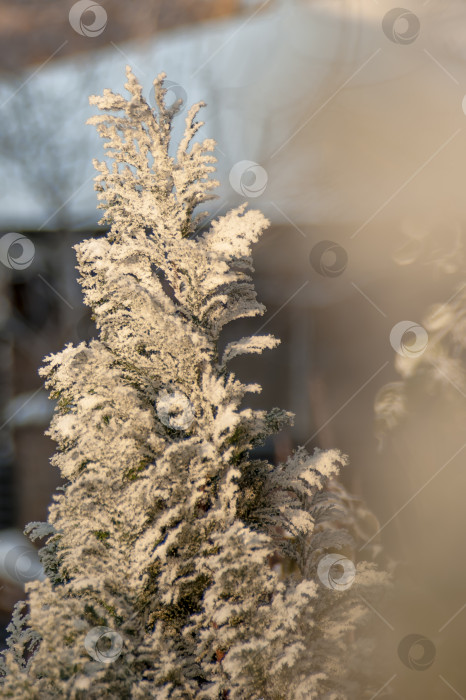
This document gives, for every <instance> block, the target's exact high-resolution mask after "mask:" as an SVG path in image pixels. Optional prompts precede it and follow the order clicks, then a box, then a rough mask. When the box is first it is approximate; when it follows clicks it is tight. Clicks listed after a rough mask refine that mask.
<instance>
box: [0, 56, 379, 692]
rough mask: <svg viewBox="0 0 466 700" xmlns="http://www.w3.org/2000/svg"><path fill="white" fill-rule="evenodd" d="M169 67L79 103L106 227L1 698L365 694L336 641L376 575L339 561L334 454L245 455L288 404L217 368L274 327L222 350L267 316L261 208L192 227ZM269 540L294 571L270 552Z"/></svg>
mask: <svg viewBox="0 0 466 700" xmlns="http://www.w3.org/2000/svg"><path fill="white" fill-rule="evenodd" d="M163 77H164V76H163V75H162V76H159V78H158V79H157V80H156V81H155V83H154V85H155V95H156V103H157V109H156V110H152V109H151V108H150V106H149V105H148V103H147V102H146V101H145V99H144V98H143V96H142V94H141V92H142V91H141V86H140V85H139V84H138V82H137V81H136V79H135V77H134V76H133V74H132V73H131V71H130V70H129V69H128V73H127V79H128V82H127V84H126V88H127V90H128V91H129V93H130V98H129V99H128V100H127V99H125V98H124V97H122V96H120V95H118V94H114V93H113V92H111V91H110V90H106V91H105V92H104V95H103V97H92V98H91V103H92V104H94V105H97V106H98V107H99V108H100V109H101V110H104V111H106V112H110V114H103V115H99V116H95V117H93V118H92V119H91V120H90V122H91V123H92V124H95V125H96V127H97V129H98V131H99V133H100V135H101V136H102V137H104V138H105V139H106V140H107V142H106V147H107V149H108V155H109V157H110V158H111V159H113V166H112V168H111V169H109V168H108V166H107V164H106V162H102V163H97V162H96V164H95V165H96V168H97V170H98V171H99V173H100V175H99V176H98V177H97V178H96V179H97V182H98V184H97V185H96V189H97V190H98V192H99V195H98V196H99V199H100V202H101V207H103V208H104V209H105V215H104V217H103V220H102V221H103V222H105V223H108V224H109V225H110V229H109V232H108V234H107V235H106V236H105V237H101V238H92V239H89V240H86V241H83V242H82V243H80V244H79V245H77V246H76V250H77V256H78V262H79V271H80V274H81V278H80V281H81V284H82V287H83V290H84V298H85V303H86V304H87V305H88V306H90V307H91V308H92V310H93V314H94V318H95V321H96V325H97V328H98V330H99V337H98V338H97V339H93V340H91V341H90V342H89V343H80V344H79V345H78V346H77V347H73V346H72V345H68V346H66V348H65V349H64V350H63V351H62V352H60V353H58V354H56V355H54V356H50V357H48V358H46V366H45V367H44V368H43V369H42V370H41V374H42V375H43V376H44V377H45V378H46V381H47V385H48V387H49V388H50V390H51V396H52V397H53V398H55V399H56V400H57V407H56V411H55V414H54V417H53V420H52V424H51V428H50V431H49V434H50V436H51V437H52V438H53V439H54V440H56V442H57V444H58V452H57V453H56V455H55V456H54V458H53V464H54V465H55V466H57V467H58V468H59V469H60V471H61V474H62V476H63V478H64V479H65V480H66V485H65V486H64V487H63V488H62V489H61V490H60V492H59V493H58V494H56V495H55V497H54V502H53V505H52V506H51V508H50V516H49V521H48V523H47V524H38V523H33V524H31V525H30V526H29V531H30V534H31V536H32V537H33V538H34V537H44V536H46V537H47V538H48V539H47V541H46V544H45V546H44V547H43V548H42V550H41V559H42V562H43V565H44V568H45V572H46V578H45V580H43V581H35V582H33V583H30V584H28V600H27V601H26V602H25V603H22V604H19V605H18V607H17V608H16V610H15V613H14V619H13V622H12V624H11V626H10V632H11V636H10V645H9V649H8V650H7V652H6V653H5V657H4V662H3V686H2V697H13V698H20V697H21V698H39V699H42V698H44V699H47V700H48V699H49V698H91V699H92V698H95V699H97V698H103V697H111V698H134V699H135V700H136V699H142V698H158V699H160V700H162V699H163V698H201V699H202V698H205V699H207V698H230V699H231V700H233V699H235V698H241V699H243V698H244V699H254V698H255V699H256V700H258V699H259V698H264V699H267V700H271V699H274V700H278V699H283V698H290V699H293V700H297V699H298V698H302V699H303V700H304V698H306V700H309V699H310V698H329V699H330V698H353V697H354V698H355V699H356V698H358V700H359V699H360V698H363V697H366V696H367V697H370V695H371V694H372V693H373V692H374V689H373V688H372V687H371V685H370V683H368V682H367V681H360V678H359V675H358V673H357V672H356V670H355V667H354V665H352V664H350V661H349V659H350V656H349V643H350V642H351V643H354V641H355V630H356V628H357V625H358V623H359V622H360V621H361V620H362V619H363V618H364V615H365V614H366V613H367V608H366V607H365V605H364V603H361V599H360V597H358V594H359V593H360V592H361V591H364V595H365V596H367V597H368V598H370V596H371V591H372V590H373V589H374V588H377V586H378V584H379V583H380V581H381V580H382V578H383V577H382V574H379V573H377V572H376V571H375V570H374V567H373V566H372V565H370V564H364V563H358V565H357V568H356V571H354V570H350V571H349V574H348V570H346V572H345V574H344V575H343V577H342V578H341V579H338V576H337V575H336V574H335V572H333V573H332V570H331V569H332V565H333V564H334V563H335V561H337V560H340V561H343V560H344V561H345V562H347V561H348V559H344V556H343V555H344V554H345V553H347V552H349V548H350V547H351V537H350V535H349V533H346V534H345V531H344V529H338V528H332V527H330V519H331V517H335V509H336V508H338V507H339V508H340V516H341V518H342V521H343V519H344V518H347V519H348V517H349V514H348V512H347V511H345V505H344V500H343V498H342V497H341V492H340V491H339V490H338V489H334V490H333V491H331V490H327V487H326V484H327V482H328V481H329V480H330V479H331V478H332V477H333V476H334V475H336V474H337V473H338V469H339V466H340V465H341V464H343V463H344V462H345V458H344V457H343V456H342V455H341V454H340V453H339V452H338V451H336V450H331V451H327V452H322V451H319V450H316V451H315V453H314V454H313V455H312V456H311V455H308V454H307V453H306V452H305V450H304V449H298V450H297V451H296V452H295V454H293V455H292V456H291V457H290V458H289V459H288V461H287V462H286V463H285V464H281V465H279V466H278V467H273V466H272V465H271V464H269V463H267V462H266V461H263V460H259V459H254V458H253V457H252V456H251V455H250V451H251V449H252V448H253V447H254V446H255V445H257V444H260V443H261V442H263V441H264V440H265V438H266V437H267V436H268V435H270V434H271V433H272V432H274V431H276V430H278V429H279V428H280V427H281V426H282V425H284V424H285V423H287V422H289V420H290V418H291V416H290V415H289V414H287V413H286V412H284V411H280V410H278V409H274V410H271V411H270V412H268V413H267V412H263V411H258V410H251V409H248V408H244V407H242V406H241V404H242V401H243V398H244V396H245V394H246V393H247V392H257V391H259V390H260V387H258V386H257V385H252V386H251V385H245V384H243V383H242V382H241V381H239V380H238V379H237V378H236V377H235V375H234V374H233V373H232V372H231V371H230V370H229V365H228V363H229V362H230V360H231V359H232V358H234V357H235V356H237V355H239V354H241V353H260V352H261V351H262V350H263V349H264V348H272V347H274V346H275V345H276V344H277V341H276V340H275V339H274V338H273V337H272V336H270V335H266V336H252V337H247V338H242V339H241V340H238V341H237V342H233V343H230V344H229V345H228V346H227V347H226V349H225V350H224V352H223V353H222V355H221V356H220V355H219V336H220V333H221V330H222V328H223V327H224V326H225V324H227V323H229V322H230V321H233V320H235V319H239V318H244V317H248V316H249V317H251V316H256V315H257V314H261V313H263V311H264V307H263V306H262V305H261V304H259V303H258V302H257V301H256V296H255V292H254V288H253V284H252V281H251V277H250V272H251V270H252V264H251V263H252V261H251V257H250V255H251V246H252V244H253V243H254V242H255V241H256V240H257V239H258V237H259V235H260V233H261V231H262V230H263V228H264V227H265V226H266V224H267V222H266V220H265V219H264V217H263V216H262V215H261V214H260V213H259V212H255V211H246V209H245V206H241V207H239V208H238V209H235V210H233V211H230V212H229V213H228V214H226V215H225V216H221V217H220V218H219V219H218V220H216V221H214V222H213V223H212V224H211V226H210V227H209V228H207V229H205V228H204V229H202V228H200V226H199V223H200V218H199V217H200V215H199V214H195V210H196V208H197V207H198V205H200V204H202V203H203V202H205V201H206V200H208V199H210V198H211V197H212V196H213V195H212V194H211V190H212V189H213V188H214V187H215V186H216V184H217V183H216V182H215V181H214V180H212V179H211V172H212V171H213V170H214V167H213V165H212V163H213V162H214V160H215V159H214V157H213V156H212V155H211V151H212V150H213V148H214V143H213V142H212V141H211V140H204V141H203V142H199V141H198V140H196V138H195V136H196V134H197V131H198V129H199V128H200V126H201V124H202V123H201V122H198V121H196V115H197V113H198V110H199V108H200V106H201V105H196V106H194V107H192V108H191V109H190V111H189V113H188V117H187V118H186V129H185V132H184V136H183V138H182V139H181V142H180V143H179V145H178V148H177V150H176V155H175V152H174V151H173V153H172V149H171V147H170V135H171V129H172V121H173V119H174V117H175V115H176V113H177V111H179V105H177V104H176V105H174V106H172V107H170V108H168V107H167V106H166V104H165V101H164V96H165V92H166V90H165V89H164V88H163ZM112 113H113V114H112ZM201 216H202V215H201ZM277 553H278V554H279V556H281V558H282V561H285V560H286V561H288V562H292V563H293V566H291V567H288V568H290V569H291V571H292V573H291V574H290V575H285V574H284V570H285V568H284V567H282V569H280V570H278V569H277V567H275V568H274V567H273V566H271V561H272V557H273V556H275V560H276V558H277ZM336 553H340V554H341V556H340V559H339V556H338V555H337V554H336ZM329 556H330V559H328V557H329ZM325 557H327V559H325ZM323 558H324V559H323ZM319 567H320V569H319ZM350 568H351V567H350ZM318 570H319V575H317V572H318ZM319 576H320V578H319ZM345 576H346V578H345ZM348 576H350V579H351V580H349V579H348ZM354 576H355V580H354V583H353V579H354ZM332 582H333V584H332ZM351 583H353V585H351ZM369 614H372V613H369ZM356 638H357V634H356ZM362 643H363V650H364V656H361V657H360V658H359V661H360V664H361V666H364V663H363V662H365V661H366V660H367V649H368V640H367V639H364V640H363V642H362ZM361 683H362V685H361ZM365 683H366V684H365Z"/></svg>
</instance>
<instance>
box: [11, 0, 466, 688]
mask: <svg viewBox="0 0 466 700" xmlns="http://www.w3.org/2000/svg"><path fill="white" fill-rule="evenodd" d="M89 4H91V3H89ZM94 4H95V3H94ZM75 5H76V3H72V2H66V3H63V2H62V0H60V2H58V1H53V0H41V2H38V1H37V0H31V1H30V2H29V1H23V2H21V3H19V2H17V3H14V4H12V3H10V2H5V1H3V0H1V1H0V39H1V41H0V47H1V48H0V69H1V70H2V75H1V76H0V78H1V79H0V111H1V114H2V118H1V124H2V128H1V130H0V150H1V153H2V159H1V164H0V229H1V231H0V239H1V236H2V235H3V234H4V233H6V232H10V231H18V232H20V233H21V234H23V235H24V236H26V237H27V238H28V239H30V240H31V241H32V242H33V243H34V246H35V257H34V262H33V263H31V264H30V265H29V266H27V267H24V268H21V269H20V268H9V267H8V266H6V265H5V264H3V265H2V263H0V285H2V296H1V300H2V301H1V306H0V335H1V342H2V345H1V348H3V350H2V353H3V354H2V363H0V374H1V377H0V383H1V387H2V398H1V401H2V411H3V414H4V420H3V425H2V426H1V427H0V440H1V441H2V442H1V450H0V460H2V461H1V464H2V467H1V469H0V481H1V484H2V489H3V496H2V500H1V501H0V504H1V508H2V513H1V515H2V518H3V519H2V522H1V524H2V527H3V528H11V527H16V528H17V529H20V530H22V529H23V528H24V526H25V524H26V523H27V522H28V521H29V520H31V519H33V520H36V519H38V520H39V519H42V518H45V517H46V512H47V507H48V504H49V502H50V498H51V493H52V491H53V489H54V488H55V487H56V486H57V484H58V483H59V479H58V476H57V474H56V473H55V470H54V469H53V468H52V467H51V466H50V465H49V463H48V457H49V456H50V454H51V453H52V452H53V444H52V443H51V441H50V440H49V439H48V438H46V437H44V436H43V432H44V430H45V429H46V427H47V425H48V421H49V419H50V405H49V404H48V403H47V399H46V394H45V391H44V390H43V389H41V383H40V381H39V378H38V375H37V368H38V366H39V365H40V363H41V358H42V357H43V356H44V355H45V354H49V353H52V352H56V351H57V350H59V349H60V348H61V347H63V345H64V343H66V342H73V343H77V342H79V341H80V340H86V339H88V338H89V337H90V336H91V335H92V334H93V333H94V329H93V326H92V323H91V322H90V320H89V314H88V313H87V311H86V310H85V309H84V307H83V306H82V302H81V295H80V290H79V287H78V286H77V284H76V282H75V276H76V271H75V269H74V265H75V259H74V252H73V251H72V249H71V245H73V244H74V243H75V242H77V241H78V240H80V239H81V238H83V237H85V236H89V235H99V228H98V225H97V221H98V213H97V212H96V210H95V206H96V199H95V194H94V192H93V189H92V177H93V169H92V164H91V159H92V157H101V156H102V152H101V151H100V150H99V149H100V145H99V144H98V143H97V140H96V138H95V136H94V134H93V133H91V129H90V127H86V126H84V123H85V121H86V119H87V118H88V117H89V116H90V114H92V110H90V108H89V107H88V104H87V99H88V95H89V94H91V93H94V94H95V93H99V92H101V91H102V89H103V88H104V87H109V88H112V89H114V90H117V91H119V90H123V83H124V67H125V64H127V63H129V64H130V65H132V66H133V69H134V71H135V73H136V74H137V76H138V78H139V79H140V80H141V81H142V82H143V83H144V87H145V89H146V90H147V94H149V90H150V86H151V83H152V81H153V79H154V77H155V76H156V74H158V73H159V72H161V71H162V70H163V71H165V72H166V73H167V76H168V80H169V81H171V83H170V85H171V90H172V91H173V94H174V98H178V97H181V99H183V100H184V102H186V103H189V104H191V103H192V102H195V101H197V100H199V99H203V100H205V102H207V107H206V109H205V110H204V117H203V118H204V119H205V122H206V125H205V127H204V129H203V131H204V135H208V136H212V137H214V138H215V139H216V140H217V143H218V148H217V151H216V155H217V158H218V178H219V180H220V181H221V186H220V188H219V199H218V200H216V201H214V202H213V203H212V205H211V209H210V216H211V217H215V216H216V215H217V214H218V213H221V212H224V211H225V210H226V209H228V208H231V207H232V206H236V205H239V204H242V203H244V202H246V201H248V202H249V205H250V206H251V207H254V208H259V209H261V210H262V211H264V212H265V214H266V216H267V217H268V218H269V220H270V228H269V230H268V231H267V232H266V234H265V236H264V238H263V240H262V241H260V242H259V243H258V244H257V246H256V250H255V258H254V259H255V266H256V283H257V289H258V295H259V298H260V299H261V300H262V301H263V302H264V303H265V305H266V306H267V312H266V314H265V315H264V317H263V318H262V319H254V320H249V321H247V322H244V323H242V324H237V325H235V326H232V327H231V328H230V329H227V332H226V334H225V338H224V342H225V343H226V342H228V341H230V340H232V339H233V338H237V337H238V336H239V337H240V336H242V335H245V334H246V333H248V332H253V333H255V332H258V333H259V332H262V330H263V331H264V333H265V332H270V333H274V334H275V335H277V336H278V337H280V338H281V341H282V342H281V345H280V346H279V348H277V349H276V350H274V351H272V352H267V353H265V354H264V355H263V356H262V357H258V356H253V357H252V358H249V359H241V360H237V361H236V360H235V364H234V365H232V366H233V368H234V370H235V371H236V372H237V373H238V374H239V375H240V376H241V378H242V379H244V380H245V381H247V380H249V381H251V382H259V383H260V384H262V386H263V392H262V394H261V395H260V396H257V397H254V399H253V400H251V405H254V406H260V407H266V408H270V407H271V406H275V405H277V406H281V407H283V408H286V409H288V410H291V411H294V412H295V414H296V419H295V425H294V428H293V429H290V430H289V431H288V432H286V433H285V434H284V435H281V436H279V437H277V439H276V442H275V443H274V444H270V445H269V444H268V445H266V447H265V448H264V454H266V455H267V456H269V457H270V458H277V457H278V458H279V459H283V458H285V457H286V455H287V454H288V452H289V450H290V449H292V448H293V447H295V446H296V445H298V444H306V445H307V447H308V448H311V449H312V448H313V447H321V448H327V447H337V448H339V449H341V450H342V451H343V452H344V453H346V454H347V455H348V456H349V460H350V465H349V466H348V467H347V468H346V470H345V473H344V474H343V475H342V481H343V482H344V484H345V485H346V486H347V487H348V488H349V489H350V490H351V491H352V492H353V493H354V494H355V495H356V496H357V497H361V498H364V499H365V502H366V503H367V504H368V506H369V507H370V508H371V509H372V511H373V513H374V515H375V518H376V519H377V522H376V523H375V524H374V523H372V524H371V531H370V532H371V534H368V538H369V537H371V541H370V542H368V545H369V544H372V545H373V544H374V543H375V542H376V543H377V544H380V545H382V547H383V549H382V550H381V555H380V563H381V564H382V563H384V565H385V564H386V563H387V559H391V560H392V561H393V562H394V563H395V564H396V566H395V569H394V585H393V593H392V599H391V601H386V602H385V603H383V604H381V606H380V608H379V607H377V609H373V610H372V613H373V616H374V618H373V620H374V623H375V624H376V625H379V630H380V636H379V648H378V649H377V657H378V661H379V662H380V664H381V666H383V668H384V669H385V671H384V672H386V685H385V686H384V687H383V688H382V687H381V688H380V692H378V693H377V694H376V695H373V697H374V698H375V697H377V698H382V697H394V698H400V699H401V698H403V700H408V699H409V700H410V699H411V698H422V699H423V700H424V699H425V698H428V699H429V700H430V699H432V700H437V699H441V700H443V699H445V700H449V699H450V698H451V699H452V700H453V699H454V698H455V697H466V671H465V670H464V669H465V665H464V661H463V656H464V649H465V641H466V563H465V557H464V542H465V540H466V509H465V507H464V501H465V496H464V494H465V492H466V431H465V425H466V403H465V402H466V389H465V388H464V385H463V379H464V376H463V371H464V369H466V368H465V366H464V363H465V360H466V357H465V356H464V353H463V351H462V345H461V342H460V341H457V342H456V341H455V342H456V344H453V346H452V349H451V357H448V358H447V360H448V362H447V361H446V362H444V363H443V364H442V362H441V360H442V358H443V355H442V356H441V350H440V349H439V353H440V354H436V352H434V353H433V354H432V353H430V354H429V352H428V351H426V352H425V353H424V354H423V355H422V357H424V360H420V361H419V362H418V363H417V364H412V371H411V370H410V368H409V361H410V358H409V352H408V357H407V358H406V356H405V357H404V358H403V362H405V365H403V367H402V370H403V372H404V376H403V377H402V374H401V373H400V352H401V350H402V348H401V346H400V347H399V348H398V351H397V350H395V349H394V346H393V343H391V340H390V336H391V333H392V331H393V329H394V328H395V326H396V325H397V324H399V323H400V322H403V321H410V322H412V323H413V324H414V325H416V324H419V325H420V326H421V327H424V325H425V323H426V321H425V319H427V317H428V314H429V310H430V308H431V306H432V305H434V304H437V305H440V307H442V305H445V308H448V303H449V302H450V301H451V300H452V299H455V298H457V294H458V290H461V289H462V287H463V286H466V268H465V242H466V240H465V226H466V197H465V183H466V114H465V112H466V101H465V95H466V81H465V75H466V71H465V69H466V4H465V3H464V2H463V0H449V1H448V2H446V1H445V0H430V1H428V0H409V2H407V3H406V6H403V8H398V7H397V5H396V3H393V2H387V0H307V1H306V2H304V1H303V0H281V1H279V0H268V1H267V0H266V1H265V2H262V3H261V2H244V1H243V2H241V0H198V1H197V2H191V0H189V1H188V0H163V1H162V0H160V1H158V2H157V1H155V0H153V1H149V0H144V1H143V0H134V2H132V1H131V0H130V1H126V2H123V1H122V0H112V2H110V1H109V2H103V1H102V2H100V3H99V6H100V7H102V8H104V10H105V17H104V20H105V21H104V20H103V21H102V24H101V26H100V27H97V29H98V31H96V30H95V28H94V30H93V31H94V34H92V33H91V30H90V29H89V27H92V26H93V21H94V15H93V14H92V11H91V10H87V12H88V13H89V12H90V14H83V15H82V17H81V20H82V23H81V24H80V25H79V24H78V25H76V26H77V27H78V29H79V31H78V30H76V29H73V28H72V27H71V25H70V21H69V16H70V12H71V11H72V10H73V7H75ZM80 32H81V33H80ZM86 32H87V35H86ZM184 106H186V105H184ZM184 116H186V115H185V113H184V114H183V117H184ZM183 117H180V120H181V123H182V121H183ZM325 241H327V242H328V244H325V245H323V246H322V243H323V242H325ZM0 242H1V241H0ZM319 251H320V252H319ZM462 323H463V320H462V315H461V310H460V309H459V310H458V309H457V311H456V315H453V316H452V317H451V319H450V326H449V327H448V331H445V337H446V338H447V337H450V335H451V333H452V332H453V331H455V329H456V332H457V335H458V337H459V338H461V337H462V336H461V332H462ZM432 328H433V329H434V330H431V327H430V326H429V328H428V330H427V333H428V336H429V341H428V342H429V343H430V345H428V348H432V347H434V342H435V343H437V340H436V338H437V335H436V331H435V328H434V326H432ZM464 338H465V343H464V345H465V347H466V332H465V333H464ZM392 340H393V337H392ZM400 342H401V341H400ZM442 342H443V341H442ZM435 347H437V345H435ZM438 347H439V348H441V347H442V344H441V342H440V341H439V345H438ZM408 350H409V343H408ZM442 352H443V351H442ZM421 354H422V353H421ZM8 358H9V359H8ZM443 359H444V358H443ZM437 361H439V362H440V364H439V367H440V370H438V372H437V375H436V378H435V379H433V378H432V372H433V366H434V365H435V363H436V362H437ZM406 362H407V363H408V368H406ZM423 362H424V364H423ZM8 363H10V364H8ZM432 363H434V365H433V364H432ZM434 369H435V367H434ZM464 375H465V376H466V371H465V372H464ZM402 379H403V387H404V389H403V391H404V392H405V394H404V396H405V403H404V405H403V410H400V412H399V416H397V420H395V419H393V420H392V422H390V420H391V418H390V420H389V419H388V418H387V421H386V422H385V423H384V424H383V426H382V425H381V421H380V416H379V419H378V420H377V421H376V415H375V410H374V405H375V403H376V402H378V404H379V407H380V405H381V397H382V398H384V397H385V398H384V400H386V401H388V404H389V410H387V416H389V417H390V416H391V415H392V414H391V411H393V410H394V408H393V406H394V403H393V401H395V400H396V398H395V399H393V401H392V402H391V403H390V401H391V398H390V396H388V398H387V394H386V393H385V394H384V387H386V385H387V384H390V383H396V382H399V381H401V380H402ZM381 392H382V393H381ZM394 396H395V397H396V396H398V394H396V392H395V394H394ZM382 423H383V421H382ZM381 427H383V428H384V430H383V431H382V430H381ZM1 470H3V471H1ZM372 538H373V539H372ZM359 555H360V558H361V559H363V558H364V555H365V549H361V551H360V553H359ZM9 585H11V586H12V585H13V584H12V583H11V582H10V583H9ZM14 592H15V591H14V589H13V593H12V589H11V588H9V589H8V590H7V589H4V590H3V591H0V596H2V595H4V596H6V597H8V604H6V603H4V605H3V607H4V608H7V607H8V605H9V603H10V602H11V597H12V595H13V594H14ZM13 597H14V595H13ZM2 610H3V608H0V611H2ZM414 634H418V635H420V636H421V637H422V636H424V637H425V638H427V639H428V640H429V641H430V643H431V644H432V645H433V646H434V647H435V652H436V653H435V658H427V657H428V656H429V653H430V651H429V650H431V648H432V647H431V646H429V645H427V646H425V647H423V646H422V644H421V645H419V644H418V645H417V646H416V644H414V647H413V651H412V655H411V656H409V655H408V656H407V655H406V653H405V651H403V650H405V647H406V644H405V645H404V646H403V644H402V646H401V651H400V646H399V645H400V644H401V643H402V640H403V639H405V638H408V636H409V635H414ZM409 639H410V637H409ZM423 649H424V651H423ZM426 649H427V651H426ZM423 655H424V656H426V655H427V656H426V659H424V661H425V664H424V666H423V663H422V662H423ZM402 657H403V658H402ZM403 659H404V660H403ZM419 659H420V662H419V663H417V661H419ZM390 692H391V695H389V693H390Z"/></svg>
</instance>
